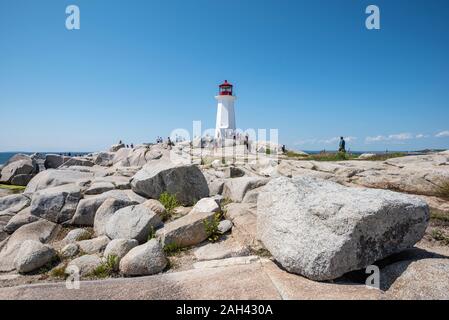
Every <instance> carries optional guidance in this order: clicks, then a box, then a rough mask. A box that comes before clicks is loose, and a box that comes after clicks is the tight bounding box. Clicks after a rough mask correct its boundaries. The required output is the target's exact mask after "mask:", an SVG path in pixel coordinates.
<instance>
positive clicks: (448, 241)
mask: <svg viewBox="0 0 449 320" xmlns="http://www.w3.org/2000/svg"><path fill="white" fill-rule="evenodd" d="M430 236H431V237H432V238H433V239H434V240H436V241H439V242H441V243H443V244H444V245H445V246H449V236H448V235H446V234H445V233H444V232H443V231H442V230H439V229H434V230H432V232H431V233H430Z"/></svg>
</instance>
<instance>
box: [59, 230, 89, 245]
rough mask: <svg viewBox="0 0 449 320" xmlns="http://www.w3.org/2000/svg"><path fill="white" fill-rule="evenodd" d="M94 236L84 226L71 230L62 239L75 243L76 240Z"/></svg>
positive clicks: (64, 241) (65, 241)
mask: <svg viewBox="0 0 449 320" xmlns="http://www.w3.org/2000/svg"><path fill="white" fill-rule="evenodd" d="M91 237H92V234H91V233H90V232H89V231H88V230H86V229H82V228H78V229H73V230H70V231H69V232H68V233H67V235H66V236H65V237H64V239H62V242H63V243H73V242H76V241H83V240H88V239H90V238H91Z"/></svg>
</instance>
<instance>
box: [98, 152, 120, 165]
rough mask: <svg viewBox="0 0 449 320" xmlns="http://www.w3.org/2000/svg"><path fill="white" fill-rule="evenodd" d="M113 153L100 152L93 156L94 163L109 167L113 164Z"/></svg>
mask: <svg viewBox="0 0 449 320" xmlns="http://www.w3.org/2000/svg"><path fill="white" fill-rule="evenodd" d="M114 157H115V153H112V152H100V153H98V154H96V155H95V156H94V163H95V164H96V165H99V166H104V167H109V166H111V165H112V164H113V160H114Z"/></svg>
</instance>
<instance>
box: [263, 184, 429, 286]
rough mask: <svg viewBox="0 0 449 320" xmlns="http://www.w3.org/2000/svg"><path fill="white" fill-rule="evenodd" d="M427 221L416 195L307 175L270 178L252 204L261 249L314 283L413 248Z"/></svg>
mask: <svg viewBox="0 0 449 320" xmlns="http://www.w3.org/2000/svg"><path fill="white" fill-rule="evenodd" d="M428 221H429V208H428V206H427V204H426V203H425V202H424V201H422V200H420V199H418V198H416V197H412V196H408V195H404V194H399V193H396V192H392V191H385V190H373V189H364V188H349V187H344V186H342V185H339V184H337V183H334V182H330V181H325V180H321V179H316V178H311V177H296V178H293V179H289V178H285V177H283V178H278V179H274V180H272V181H271V182H270V183H268V184H267V185H266V186H265V187H264V188H263V190H262V191H261V193H260V196H259V198H258V203H257V235H258V238H259V239H260V240H261V241H262V243H263V244H264V245H265V247H266V248H267V249H268V250H269V251H270V252H271V254H272V255H273V257H274V258H275V259H276V260H277V261H278V262H279V263H280V264H281V265H282V266H283V267H284V268H285V269H286V270H288V271H290V272H293V273H297V274H301V275H303V276H306V277H307V278H310V279H312V280H319V281H320V280H330V279H335V278H338V277H340V276H342V275H343V274H345V273H347V272H349V271H353V270H358V269H362V268H365V267H366V266H368V265H370V264H372V263H374V262H375V261H377V260H380V259H382V258H385V257H387V256H389V255H391V254H394V253H397V252H400V251H402V250H404V249H407V248H410V247H412V246H413V245H414V244H415V243H416V242H418V241H419V240H420V239H421V238H422V237H423V235H424V232H425V230H426V227H427V224H428Z"/></svg>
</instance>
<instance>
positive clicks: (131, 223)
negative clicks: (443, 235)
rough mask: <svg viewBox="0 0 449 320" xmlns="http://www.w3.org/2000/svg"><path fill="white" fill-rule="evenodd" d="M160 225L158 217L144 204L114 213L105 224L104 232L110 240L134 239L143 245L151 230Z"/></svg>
mask: <svg viewBox="0 0 449 320" xmlns="http://www.w3.org/2000/svg"><path fill="white" fill-rule="evenodd" d="M161 223H162V221H161V218H160V217H159V215H157V214H156V213H155V212H153V211H151V210H150V209H149V208H148V207H147V206H145V205H144V204H141V205H133V206H129V207H125V208H123V209H119V210H118V211H116V212H115V213H114V214H113V215H112V216H111V217H110V218H109V220H108V222H107V223H106V227H105V231H106V235H107V236H108V237H109V238H111V239H135V240H137V241H138V242H139V243H143V242H145V241H146V240H148V235H149V234H150V231H151V229H152V228H153V229H156V228H157V227H158V226H159V225H160V224H161Z"/></svg>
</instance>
